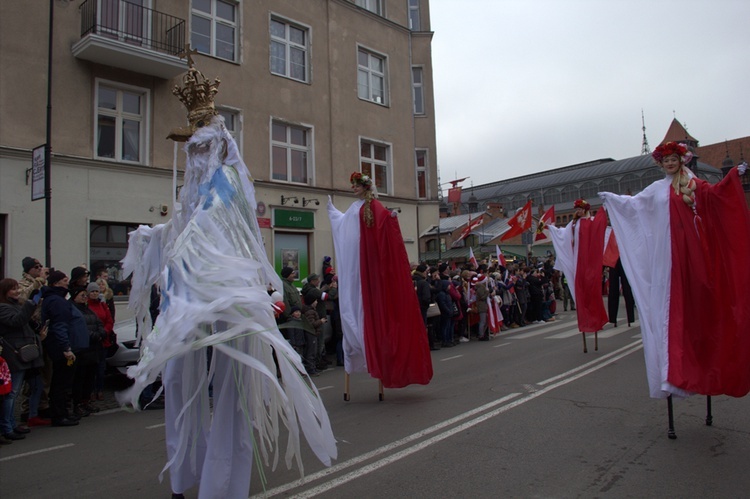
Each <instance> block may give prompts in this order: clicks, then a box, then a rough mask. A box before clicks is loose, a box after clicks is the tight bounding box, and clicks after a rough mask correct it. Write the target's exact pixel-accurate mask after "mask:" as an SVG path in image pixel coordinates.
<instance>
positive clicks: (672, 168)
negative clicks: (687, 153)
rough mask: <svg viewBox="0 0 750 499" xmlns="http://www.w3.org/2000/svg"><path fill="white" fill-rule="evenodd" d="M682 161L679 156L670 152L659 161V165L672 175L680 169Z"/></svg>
mask: <svg viewBox="0 0 750 499" xmlns="http://www.w3.org/2000/svg"><path fill="white" fill-rule="evenodd" d="M681 166H682V163H681V162H680V157H679V156H678V155H677V154H670V155H669V156H667V157H666V158H664V159H663V160H662V161H661V167H662V168H664V171H665V172H666V173H667V174H668V175H674V174H675V173H677V172H678V171H679V170H680V167H681Z"/></svg>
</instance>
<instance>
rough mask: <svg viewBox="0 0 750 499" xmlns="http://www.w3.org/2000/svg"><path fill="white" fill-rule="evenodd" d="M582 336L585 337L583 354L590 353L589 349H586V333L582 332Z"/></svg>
mask: <svg viewBox="0 0 750 499" xmlns="http://www.w3.org/2000/svg"><path fill="white" fill-rule="evenodd" d="M581 336H582V337H583V353H588V351H589V349H588V348H587V347H586V333H584V332H583V331H581Z"/></svg>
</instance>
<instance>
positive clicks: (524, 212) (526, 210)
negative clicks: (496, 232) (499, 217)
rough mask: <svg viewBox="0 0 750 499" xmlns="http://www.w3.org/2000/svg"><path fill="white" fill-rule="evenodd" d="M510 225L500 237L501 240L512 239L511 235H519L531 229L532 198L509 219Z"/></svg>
mask: <svg viewBox="0 0 750 499" xmlns="http://www.w3.org/2000/svg"><path fill="white" fill-rule="evenodd" d="M508 225H510V230H509V231H508V232H506V233H505V234H503V235H502V237H501V238H500V240H501V241H505V240H507V239H510V238H511V237H515V236H518V235H520V234H523V232H524V231H526V230H529V229H530V228H531V200H530V199H529V200H528V201H526V204H525V205H523V208H521V210H520V211H519V212H518V213H516V214H515V215H513V216H512V217H511V219H510V220H508Z"/></svg>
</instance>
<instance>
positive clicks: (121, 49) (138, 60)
mask: <svg viewBox="0 0 750 499" xmlns="http://www.w3.org/2000/svg"><path fill="white" fill-rule="evenodd" d="M80 11H81V39H80V40H79V41H77V42H76V43H75V44H73V49H72V50H73V56H75V57H77V58H79V59H85V60H87V61H91V62H95V63H98V64H104V65H106V66H113V67H117V68H122V69H127V70H129V71H134V72H136V73H141V74H147V75H151V76H157V77H159V78H164V79H171V78H174V77H175V76H177V75H179V74H181V73H184V72H185V71H186V70H187V63H186V62H185V60H184V59H182V60H181V59H180V58H179V56H178V54H179V53H181V52H182V51H184V50H185V29H186V23H185V20H184V19H180V18H178V17H174V16H170V15H168V14H165V13H163V12H158V11H155V10H152V9H147V8H146V7H142V6H140V5H137V4H134V3H130V2H127V1H125V0H85V1H84V2H83V3H82V4H81V6H80Z"/></svg>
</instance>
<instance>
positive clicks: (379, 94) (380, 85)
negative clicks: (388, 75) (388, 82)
mask: <svg viewBox="0 0 750 499" xmlns="http://www.w3.org/2000/svg"><path fill="white" fill-rule="evenodd" d="M372 98H373V100H374V101H375V102H380V103H381V104H382V103H385V90H384V81H383V78H380V77H377V76H373V78H372Z"/></svg>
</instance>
